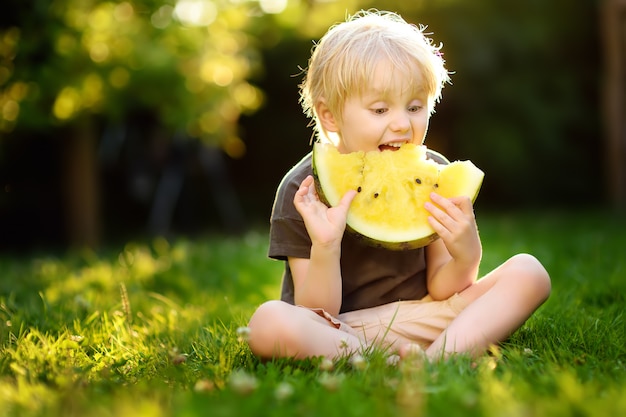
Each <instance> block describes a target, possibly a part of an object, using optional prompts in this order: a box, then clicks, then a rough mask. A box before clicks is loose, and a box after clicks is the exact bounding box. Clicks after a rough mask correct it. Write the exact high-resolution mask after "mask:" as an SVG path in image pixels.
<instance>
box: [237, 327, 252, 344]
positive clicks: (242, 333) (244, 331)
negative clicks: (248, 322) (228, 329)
mask: <svg viewBox="0 0 626 417" xmlns="http://www.w3.org/2000/svg"><path fill="white" fill-rule="evenodd" d="M250 332H251V329H250V328H249V327H247V326H241V327H238V328H237V340H238V341H240V342H247V341H248V340H250Z"/></svg>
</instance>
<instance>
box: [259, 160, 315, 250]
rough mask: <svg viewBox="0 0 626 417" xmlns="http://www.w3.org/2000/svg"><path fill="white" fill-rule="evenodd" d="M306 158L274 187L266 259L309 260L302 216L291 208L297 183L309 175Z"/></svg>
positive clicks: (309, 247) (307, 238) (307, 237)
mask: <svg viewBox="0 0 626 417" xmlns="http://www.w3.org/2000/svg"><path fill="white" fill-rule="evenodd" d="M311 172H312V169H311V160H310V155H309V156H307V157H305V158H304V159H303V160H302V161H300V163H299V164H298V165H296V166H295V167H294V168H293V169H292V170H291V171H290V172H289V173H287V175H286V176H285V178H284V179H283V181H282V182H281V184H280V185H279V187H278V191H277V193H276V198H275V200H274V206H273V207H272V216H271V219H270V242H269V250H268V256H269V257H270V258H273V259H279V260H286V259H287V258H288V257H295V258H309V257H310V256H311V239H310V238H309V234H308V232H307V231H306V227H305V226H304V221H303V220H302V217H301V216H300V214H299V213H298V211H297V210H296V208H295V206H294V205H293V198H294V196H295V194H296V191H297V190H298V188H299V187H300V183H301V182H302V181H303V180H304V178H306V176H307V175H310V173H311Z"/></svg>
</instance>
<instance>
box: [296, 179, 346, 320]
mask: <svg viewBox="0 0 626 417" xmlns="http://www.w3.org/2000/svg"><path fill="white" fill-rule="evenodd" d="M355 195H356V191H352V192H348V193H346V195H345V196H344V197H343V199H342V200H341V202H340V203H339V205H337V206H336V207H332V208H328V207H327V206H326V205H325V204H324V203H322V202H321V201H320V200H319V198H318V196H317V193H316V192H315V187H314V185H313V177H311V176H308V177H307V178H305V179H304V181H302V184H301V185H300V188H299V189H298V191H297V192H296V195H295V197H294V205H295V207H296V209H297V210H298V212H299V213H300V215H301V216H302V218H303V220H304V224H305V226H306V229H307V232H308V233H309V237H310V238H311V243H312V246H311V256H310V258H309V259H302V258H289V267H290V269H291V274H292V277H293V284H294V302H295V303H296V304H298V305H303V306H306V307H311V308H323V309H324V310H326V311H327V312H328V313H330V314H332V315H338V314H339V310H340V308H341V298H342V290H341V269H340V266H339V259H340V256H341V239H342V238H343V232H344V230H345V228H346V216H347V213H348V208H349V207H350V204H351V203H352V199H353V198H354V196H355Z"/></svg>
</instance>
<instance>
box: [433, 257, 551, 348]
mask: <svg viewBox="0 0 626 417" xmlns="http://www.w3.org/2000/svg"><path fill="white" fill-rule="evenodd" d="M550 289H551V286H550V277H549V275H548V273H547V272H546V270H545V269H544V268H543V266H542V265H541V264H540V263H539V261H537V259H535V258H534V257H533V256H531V255H526V254H522V255H516V256H514V257H512V258H511V259H509V260H508V261H506V262H505V263H504V264H502V265H500V266H499V267H498V268H496V269H494V270H493V271H491V272H490V273H489V274H487V275H486V276H485V277H483V278H482V279H480V280H478V281H477V282H476V283H475V284H473V285H472V286H471V287H469V288H467V289H465V290H464V291H463V292H461V294H460V295H461V296H462V297H463V298H465V299H466V300H467V301H469V303H470V304H469V305H468V307H467V308H465V310H463V311H462V312H461V314H459V315H458V317H457V318H456V319H455V320H454V321H453V322H452V323H451V324H450V326H449V327H448V329H447V330H446V331H445V332H443V333H442V334H441V335H440V336H439V337H438V338H437V339H436V340H435V341H434V342H433V344H432V345H431V346H430V347H429V348H428V349H427V350H426V354H427V356H429V357H430V358H441V357H446V356H448V355H449V354H451V353H454V352H456V353H469V354H470V355H473V356H476V355H479V354H481V353H483V352H485V351H486V350H487V349H488V348H489V346H491V345H492V344H497V343H499V342H501V341H503V340H504V339H506V338H507V337H508V336H509V335H511V334H512V333H513V332H514V331H515V330H517V329H518V328H519V327H520V326H521V325H522V324H523V323H524V322H525V321H526V320H527V319H528V318H529V317H530V315H531V314H532V313H533V312H534V311H535V310H536V309H537V308H538V307H539V306H540V305H541V304H542V303H543V302H544V301H545V300H546V299H547V298H548V296H549V295H550Z"/></svg>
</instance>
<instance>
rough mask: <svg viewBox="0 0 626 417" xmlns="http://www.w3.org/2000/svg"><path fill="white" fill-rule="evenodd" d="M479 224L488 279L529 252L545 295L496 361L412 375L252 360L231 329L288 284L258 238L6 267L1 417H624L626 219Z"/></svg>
mask: <svg viewBox="0 0 626 417" xmlns="http://www.w3.org/2000/svg"><path fill="white" fill-rule="evenodd" d="M478 221H479V224H480V228H481V236H482V239H483V246H484V253H485V254H484V260H483V270H484V271H486V270H488V269H490V268H493V267H494V266H496V265H497V264H499V263H501V262H502V261H504V260H505V259H506V258H507V257H509V256H511V255H512V254H514V253H518V252H530V253H533V254H535V255H536V256H537V257H538V258H540V259H541V260H542V261H543V262H544V263H545V265H546V267H547V269H548V270H549V272H550V274H551V276H552V279H553V293H552V296H551V298H550V300H549V301H548V302H547V303H546V304H545V305H544V306H543V307H541V308H540V309H539V311H538V312H537V313H536V314H535V315H534V316H533V317H532V318H531V319H530V320H529V321H528V322H527V323H526V324H525V325H524V326H523V327H522V328H521V329H520V330H519V331H518V332H516V333H515V334H514V335H513V336H512V337H511V338H510V339H509V340H508V341H507V342H506V343H504V344H503V345H502V346H500V347H499V348H498V349H497V350H494V351H493V352H492V354H491V355H485V356H484V357H483V358H480V359H479V360H476V361H472V360H469V359H468V358H465V357H458V358H455V359H452V360H450V361H447V362H445V363H429V364H426V366H424V367H411V366H407V365H404V364H403V365H402V366H400V367H393V366H388V365H387V364H386V361H385V356H384V355H383V354H382V352H377V351H374V352H372V353H371V354H369V355H367V356H366V358H365V362H364V363H353V362H351V361H350V360H348V359H345V360H341V361H338V362H337V363H335V364H334V365H333V368H332V369H330V370H322V368H323V366H320V365H322V362H321V360H319V359H314V360H307V361H292V360H280V361H275V362H268V363H260V362H259V361H258V360H257V359H256V358H254V357H253V356H252V355H251V354H250V352H249V350H248V348H247V346H246V345H245V343H244V342H242V341H241V340H240V339H241V338H240V336H239V335H238V332H237V329H238V328H239V327H240V326H245V324H246V321H247V318H248V317H249V316H250V314H251V313H252V312H253V311H254V308H255V306H256V305H258V304H260V303H261V302H262V301H264V300H266V299H269V298H275V297H276V296H277V294H278V288H279V281H280V274H281V270H282V265H281V264H280V263H278V262H274V261H270V260H267V259H266V257H265V252H266V240H267V239H266V235H265V233H258V232H255V233H249V234H247V235H246V236H245V237H243V238H237V239H235V238H217V237H216V238H208V239H203V240H200V241H185V240H180V241H176V242H173V243H171V244H169V243H167V242H166V241H164V240H160V239H157V240H155V241H153V242H149V243H145V244H140V243H131V244H128V245H127V246H126V247H123V248H112V249H110V250H109V251H105V252H101V253H93V252H88V251H85V252H80V253H72V254H64V255H62V256H55V255H41V256H33V257H29V258H27V259H16V258H11V257H8V256H4V257H2V258H0V272H1V273H2V277H1V278H0V322H1V323H0V326H1V327H0V416H39V415H41V416H44V415H45V416H155V417H156V416H215V417H218V416H240V415H241V416H246V415H248V416H255V415H275V416H327V417H333V416H342V417H344V416H363V415H372V416H394V417H395V416H405V415H411V416H439V415H442V416H457V415H458V416H507V417H508V416H567V415H571V416H591V415H597V416H605V415H606V416H612V415H615V416H618V415H626V346H625V345H626V336H625V327H626V326H625V320H624V310H625V306H626V296H625V294H626V252H625V250H626V221H624V220H623V219H621V218H618V217H617V215H611V214H609V213H605V212H593V213H573V214H566V213H561V212H559V213H552V214H542V215H539V214H537V213H534V214H533V213H525V214H523V215H503V214H500V215H491V214H484V215H480V216H479V219H478ZM494 314H497V312H494Z"/></svg>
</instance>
